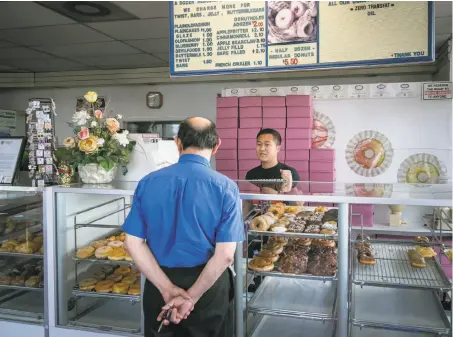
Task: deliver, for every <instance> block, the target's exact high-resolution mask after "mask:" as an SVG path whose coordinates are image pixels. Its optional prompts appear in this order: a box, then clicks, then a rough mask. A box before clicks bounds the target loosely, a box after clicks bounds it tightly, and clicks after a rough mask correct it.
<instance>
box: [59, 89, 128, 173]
mask: <svg viewBox="0 0 453 337" xmlns="http://www.w3.org/2000/svg"><path fill="white" fill-rule="evenodd" d="M84 99H85V101H86V103H88V104H86V106H88V109H81V110H78V111H76V112H75V113H74V115H73V116H72V121H71V122H70V123H69V125H70V126H72V128H73V130H74V136H72V137H67V138H65V139H64V142H63V145H64V148H63V149H61V150H60V151H63V152H64V153H61V152H60V154H59V157H60V158H62V159H64V161H66V162H67V163H68V164H69V165H71V167H75V166H79V168H80V166H81V165H82V166H83V165H88V164H96V165H98V166H100V167H102V168H103V169H104V170H105V171H107V172H108V171H110V170H112V169H116V168H117V167H118V166H119V167H122V168H123V174H126V173H127V168H126V166H127V164H128V163H129V160H130V154H131V152H132V150H133V148H134V146H135V142H133V141H130V140H129V138H128V133H129V131H126V130H124V131H120V122H119V121H120V120H121V119H122V116H121V115H116V116H114V117H107V116H104V113H103V111H102V110H101V109H100V104H99V101H98V95H97V93H96V92H94V91H89V92H87V93H86V94H85V95H84Z"/></svg>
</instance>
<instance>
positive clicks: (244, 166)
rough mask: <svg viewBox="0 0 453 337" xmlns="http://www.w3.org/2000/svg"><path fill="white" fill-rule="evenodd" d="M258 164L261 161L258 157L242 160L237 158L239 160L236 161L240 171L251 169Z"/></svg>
mask: <svg viewBox="0 0 453 337" xmlns="http://www.w3.org/2000/svg"><path fill="white" fill-rule="evenodd" d="M260 164H261V163H260V161H259V160H258V159H244V160H239V162H238V165H239V170H240V171H248V170H251V169H252V168H255V167H257V166H259V165H260Z"/></svg>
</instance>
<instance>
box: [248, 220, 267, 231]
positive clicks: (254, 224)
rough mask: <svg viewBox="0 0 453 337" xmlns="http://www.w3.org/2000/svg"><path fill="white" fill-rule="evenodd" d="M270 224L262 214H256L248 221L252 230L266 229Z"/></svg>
mask: <svg viewBox="0 0 453 337" xmlns="http://www.w3.org/2000/svg"><path fill="white" fill-rule="evenodd" d="M269 227H270V225H269V224H268V223H267V221H266V219H265V218H264V217H263V216H257V217H256V218H254V219H252V221H251V222H250V229H251V230H253V231H263V232H265V231H267V230H268V229H269Z"/></svg>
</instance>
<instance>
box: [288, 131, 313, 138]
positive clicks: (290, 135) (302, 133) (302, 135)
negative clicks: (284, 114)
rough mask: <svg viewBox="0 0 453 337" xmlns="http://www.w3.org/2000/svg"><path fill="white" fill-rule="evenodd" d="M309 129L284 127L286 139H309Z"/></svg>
mask: <svg viewBox="0 0 453 337" xmlns="http://www.w3.org/2000/svg"><path fill="white" fill-rule="evenodd" d="M309 138H311V129H286V139H288V140H289V139H309Z"/></svg>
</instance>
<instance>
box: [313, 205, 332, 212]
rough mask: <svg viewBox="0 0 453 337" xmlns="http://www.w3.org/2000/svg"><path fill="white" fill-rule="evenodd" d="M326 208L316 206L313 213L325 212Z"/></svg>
mask: <svg viewBox="0 0 453 337" xmlns="http://www.w3.org/2000/svg"><path fill="white" fill-rule="evenodd" d="M328 210H329V209H328V208H327V207H326V206H318V207H316V208H315V213H326V212H327V211H328Z"/></svg>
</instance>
